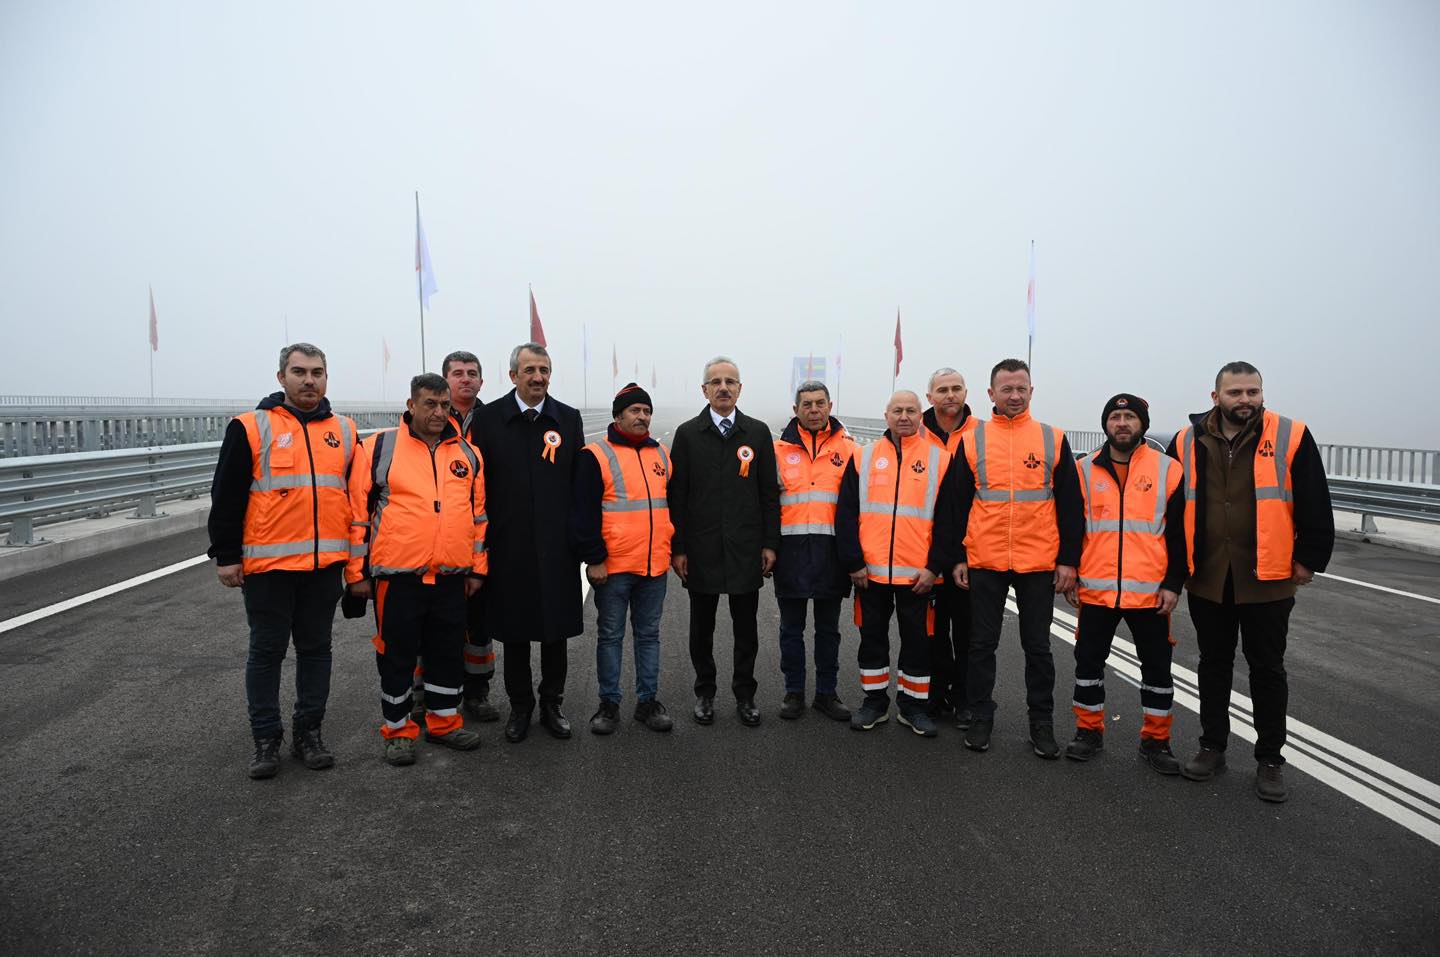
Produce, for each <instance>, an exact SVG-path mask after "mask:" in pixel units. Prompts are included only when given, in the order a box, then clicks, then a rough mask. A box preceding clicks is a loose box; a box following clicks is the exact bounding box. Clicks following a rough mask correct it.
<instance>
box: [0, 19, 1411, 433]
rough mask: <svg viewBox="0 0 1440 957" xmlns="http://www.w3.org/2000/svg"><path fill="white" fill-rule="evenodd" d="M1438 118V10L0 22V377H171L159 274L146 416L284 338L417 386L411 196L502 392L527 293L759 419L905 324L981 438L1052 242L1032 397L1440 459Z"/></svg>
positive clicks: (910, 365) (573, 375) (665, 378)
mask: <svg viewBox="0 0 1440 957" xmlns="http://www.w3.org/2000/svg"><path fill="white" fill-rule="evenodd" d="M1437 107H1440V5H1437V4H1435V3H1433V2H1413V3H1405V2H1390V0H1381V2H1359V0H1356V2H1353V3H1334V2H1318V3H1317V2H1304V3H1298V2H1297V3H1265V4H1248V3H1225V2H1222V3H1218V4H1193V3H1152V2H1136V3H1099V4H1070V3H1027V4H1023V5H1021V4H1013V5H1010V4H1007V5H995V4H978V3H977V4H958V3H936V4H921V3H906V4H880V3H872V4H841V3H831V2H823V3H821V2H817V3H788V4H771V3H763V4H758V3H757V4H746V3H740V4H725V5H720V6H701V5H698V4H672V3H655V4H622V3H605V4H579V3H554V4H544V5H539V4H523V5H522V4H499V3H493V4H478V3H473V4H472V3H465V4H461V3H455V4H431V3H426V4H395V3H389V4H362V3H344V4H342V3H302V4H290V3H245V4H238V3H199V4H195V3H125V2H114V3H78V2H75V3H72V2H38V0H37V2H16V0H3V2H0V196H3V200H0V332H3V341H4V343H5V352H6V358H5V359H4V361H3V364H0V368H3V383H0V392H4V393H22V394H28V393H43V394H54V393H60V392H68V393H73V394H79V395H136V396H140V395H145V394H147V392H148V389H149V386H148V379H147V368H148V367H147V353H148V350H149V346H148V343H147V338H146V337H147V318H148V302H147V292H146V287H147V285H150V284H153V286H154V290H155V301H156V306H157V310H158V315H159V328H160V348H159V351H158V352H157V353H156V354H155V356H154V359H155V390H156V394H157V395H162V396H214V397H224V398H244V399H246V400H247V401H250V400H253V399H254V398H256V397H258V396H259V395H261V394H263V393H265V392H268V391H270V390H271V389H272V388H274V381H273V371H274V368H275V361H276V353H277V351H278V349H279V347H280V346H281V345H282V344H283V341H284V339H285V334H286V332H285V330H286V323H287V322H288V328H289V337H290V339H303V340H310V341H313V342H315V343H317V344H319V345H321V346H322V347H323V348H324V349H325V350H326V352H327V353H328V355H329V359H330V369H331V385H330V393H331V397H332V398H335V399H379V398H380V397H381V394H382V390H383V393H384V395H385V396H386V398H387V399H388V400H389V401H392V402H398V399H399V397H400V396H401V395H402V393H403V392H404V390H405V387H406V383H407V380H408V378H409V376H410V375H411V374H413V373H414V372H416V371H419V368H420V365H421V359H420V336H419V331H418V307H417V302H416V298H417V297H416V283H415V271H414V256H415V252H414V244H415V208H414V191H415V190H417V189H418V190H419V191H420V200H421V205H422V211H423V215H424V222H425V228H426V232H427V233H428V238H429V245H430V250H431V255H432V258H433V261H434V264H435V273H436V277H437V280H438V283H439V287H440V291H439V292H438V293H437V294H436V295H435V296H434V298H433V299H432V301H431V305H432V308H433V313H432V314H430V315H429V316H427V343H428V353H429V364H430V367H431V368H432V369H434V368H437V367H438V365H439V360H440V358H441V357H442V356H443V355H444V353H445V352H447V351H449V350H451V349H456V348H467V349H471V350H473V351H475V352H477V353H478V354H479V355H480V357H481V359H482V360H483V363H484V366H485V380H486V384H485V389H484V392H483V393H482V394H483V396H484V397H485V398H487V399H489V398H493V397H495V396H497V395H500V394H501V393H502V392H503V390H504V389H508V388H509V383H508V381H507V380H506V376H505V374H504V372H505V370H504V368H503V364H504V361H505V359H506V358H507V356H508V353H509V349H510V347H511V346H513V345H515V344H516V343H518V342H520V341H523V340H524V339H525V338H526V333H527V330H528V301H527V295H526V286H527V284H531V285H533V288H534V291H535V296H536V299H537V301H538V304H539V308H540V314H541V317H542V319H543V321H544V326H545V331H546V333H547V336H548V339H549V343H550V347H551V351H552V354H553V356H554V361H555V379H554V387H553V391H554V393H555V394H556V395H557V396H558V397H560V398H563V399H564V400H566V401H569V402H572V403H573V404H576V405H581V404H583V403H584V399H585V397H586V393H587V392H588V399H589V404H590V405H592V406H601V405H608V400H609V396H610V395H611V394H613V385H614V384H615V382H616V380H615V379H614V378H613V376H612V365H611V363H612V348H613V350H614V355H615V356H616V357H618V362H619V366H620V375H619V379H618V383H619V384H623V383H624V382H625V381H628V380H629V379H631V378H634V377H635V371H636V368H637V366H638V368H639V379H640V381H641V382H642V384H644V385H646V386H647V387H648V386H649V385H650V382H651V376H652V368H653V369H654V370H655V372H654V374H655V375H656V377H657V379H658V386H657V388H655V389H654V390H653V391H654V394H655V401H656V403H657V405H661V406H682V407H686V408H689V409H694V410H697V411H698V409H699V408H700V407H701V405H702V401H703V400H702V399H701V397H700V393H699V381H700V372H701V364H702V363H703V362H704V360H705V359H706V358H708V357H709V356H710V355H712V354H715V353H719V352H724V353H729V354H731V355H734V356H735V357H736V358H737V359H738V360H739V362H740V366H741V370H742V373H743V378H744V380H745V392H744V395H743V397H742V400H741V407H742V408H744V409H746V410H748V411H750V412H751V413H753V414H759V415H763V416H767V417H771V418H772V419H775V420H778V419H780V418H781V417H782V416H784V415H788V414H789V404H790V397H789V396H788V395H787V390H788V388H789V385H790V381H791V360H792V357H793V356H796V355H801V356H804V355H808V354H811V353H813V354H814V355H815V356H817V357H823V358H825V359H826V360H827V361H828V362H829V363H831V364H832V365H833V364H834V362H835V358H836V355H837V353H840V354H841V355H843V360H842V361H843V364H842V371H841V373H840V381H839V384H838V393H839V395H838V399H839V411H840V413H841V414H842V417H843V415H844V414H845V413H847V412H848V413H849V414H851V415H864V416H878V415H879V414H880V412H881V407H882V405H883V403H884V401H885V398H886V397H887V396H888V394H889V391H890V374H891V362H892V356H893V350H892V345H891V343H892V339H893V335H894V326H895V314H896V310H897V308H898V309H899V311H900V314H901V317H902V323H903V331H904V348H905V360H904V364H903V367H902V371H901V375H900V385H901V386H902V387H905V386H908V387H912V388H917V389H919V390H921V391H923V389H924V385H925V380H926V377H927V376H928V373H929V372H930V371H931V370H932V369H933V368H934V367H936V366H939V365H953V366H955V367H956V368H958V369H960V370H961V371H962V372H963V373H965V375H966V377H967V379H969V381H970V384H971V405H972V407H974V408H975V410H976V411H977V412H978V413H980V414H982V415H988V412H989V404H988V403H987V402H986V401H985V399H984V394H983V387H984V385H985V381H986V379H987V377H988V371H989V368H990V366H991V365H992V364H993V363H994V362H995V361H996V360H998V359H1000V358H1003V357H1005V356H1012V355H1013V356H1021V357H1023V356H1024V355H1025V349H1026V324H1025V286H1026V279H1027V254H1028V248H1029V243H1030V241H1031V240H1032V239H1033V240H1035V242H1036V249H1037V279H1038V335H1037V338H1036V341H1035V354H1034V359H1035V383H1036V398H1035V411H1036V413H1037V414H1038V415H1039V416H1040V417H1042V418H1044V419H1046V420H1048V421H1051V422H1054V423H1055V424H1058V425H1061V426H1065V427H1070V428H1095V427H1096V426H1097V423H1098V418H1099V412H1100V408H1101V405H1102V404H1103V402H1104V400H1105V399H1106V398H1107V397H1108V396H1109V395H1110V394H1111V393H1113V392H1116V391H1120V390H1125V391H1133V392H1137V393H1140V394H1141V395H1144V396H1146V397H1148V398H1149V399H1150V401H1151V404H1152V409H1153V418H1154V420H1155V425H1156V430H1157V431H1159V430H1160V429H1161V427H1163V426H1168V427H1171V428H1173V427H1174V426H1175V425H1176V424H1178V423H1179V422H1180V421H1181V418H1182V416H1183V414H1184V413H1185V412H1189V411H1195V410H1199V409H1202V408H1205V407H1207V406H1208V405H1209V404H1210V399H1209V390H1210V388H1211V382H1212V379H1213V376H1214V373H1215V370H1216V368H1217V367H1218V366H1219V365H1221V364H1222V363H1223V362H1226V361H1229V360H1232V359H1237V358H1243V359H1247V360H1249V361H1251V362H1254V363H1255V364H1256V365H1258V366H1259V367H1260V368H1261V369H1262V371H1263V372H1264V373H1265V384H1266V397H1267V400H1268V404H1269V405H1270V406H1271V407H1272V408H1276V409H1278V410H1280V411H1283V412H1286V413H1287V414H1290V415H1293V416H1296V417H1299V418H1303V419H1305V420H1307V421H1308V422H1310V424H1311V426H1312V428H1313V429H1314V431H1315V433H1316V435H1317V437H1318V438H1319V439H1320V440H1321V441H1350V442H1360V443H1369V444H1377V443H1394V444H1403V445H1410V446H1423V447H1436V446H1437V445H1440V425H1437V417H1436V410H1435V401H1434V398H1433V395H1434V392H1433V388H1432V387H1431V382H1430V380H1431V379H1433V378H1434V376H1435V372H1434V367H1435V363H1436V356H1437V354H1440V332H1437V329H1436V321H1435V318H1436V303H1437V302H1440V185H1437V175H1436V171H1437V170H1440V109H1437ZM582 324H583V325H584V326H585V327H586V328H587V329H588V334H589V340H590V349H589V352H590V355H589V362H588V389H587V388H586V383H585V378H586V376H585V375H584V371H585V365H584V363H583V360H582ZM382 338H383V339H385V340H387V341H388V343H389V347H390V350H391V352H392V356H393V357H392V361H391V363H390V368H389V373H388V375H384V376H383V377H382V371H381V368H382V366H381V363H382V358H381V356H382ZM842 343H843V347H842ZM830 379H831V382H832V386H833V384H834V381H835V375H834V371H833V369H832V370H831V373H830Z"/></svg>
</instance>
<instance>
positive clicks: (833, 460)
mask: <svg viewBox="0 0 1440 957" xmlns="http://www.w3.org/2000/svg"><path fill="white" fill-rule="evenodd" d="M830 464H831V465H833V466H835V467H836V468H837V469H839V468H844V467H845V460H844V459H843V458H841V457H840V453H839V452H831V453H830Z"/></svg>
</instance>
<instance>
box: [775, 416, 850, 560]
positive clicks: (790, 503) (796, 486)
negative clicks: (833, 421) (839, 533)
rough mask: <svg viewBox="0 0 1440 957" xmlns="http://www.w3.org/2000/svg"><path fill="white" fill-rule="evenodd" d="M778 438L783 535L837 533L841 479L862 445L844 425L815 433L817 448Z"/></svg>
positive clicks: (776, 454)
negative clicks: (837, 509) (808, 447)
mask: <svg viewBox="0 0 1440 957" xmlns="http://www.w3.org/2000/svg"><path fill="white" fill-rule="evenodd" d="M801 435H802V444H800V445H796V444H795V443H793V442H784V441H780V440H776V442H775V471H776V472H777V473H778V477H779V481H780V534H781V535H834V534H835V505H836V503H837V502H839V501H840V482H841V480H842V479H843V478H844V477H845V469H846V468H848V467H849V465H850V459H851V457H852V456H854V454H855V453H856V451H857V450H858V449H859V446H857V445H856V444H855V442H854V441H853V440H852V439H851V438H850V436H849V435H847V434H846V433H845V429H844V428H843V427H840V428H837V429H835V430H834V431H831V430H830V429H829V428H828V427H827V428H826V429H824V430H823V431H821V432H819V433H818V434H816V436H815V448H814V450H813V454H812V450H810V449H807V448H805V446H804V444H803V436H804V433H803V432H802V433H801Z"/></svg>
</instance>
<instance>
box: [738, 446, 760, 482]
mask: <svg viewBox="0 0 1440 957" xmlns="http://www.w3.org/2000/svg"><path fill="white" fill-rule="evenodd" d="M735 457H736V458H737V459H739V460H740V476H741V478H744V477H745V476H747V475H749V474H750V463H751V462H753V461H755V450H754V449H752V448H751V447H750V446H748V445H742V446H740V447H739V448H738V449H736V450H735Z"/></svg>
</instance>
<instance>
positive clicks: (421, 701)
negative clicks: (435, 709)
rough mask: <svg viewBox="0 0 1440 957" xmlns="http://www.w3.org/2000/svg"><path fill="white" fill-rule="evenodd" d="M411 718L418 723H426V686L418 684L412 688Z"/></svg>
mask: <svg viewBox="0 0 1440 957" xmlns="http://www.w3.org/2000/svg"><path fill="white" fill-rule="evenodd" d="M410 720H411V721H414V722H415V723H416V724H424V723H425V687H424V685H416V686H415V687H414V688H412V689H411V690H410Z"/></svg>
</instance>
